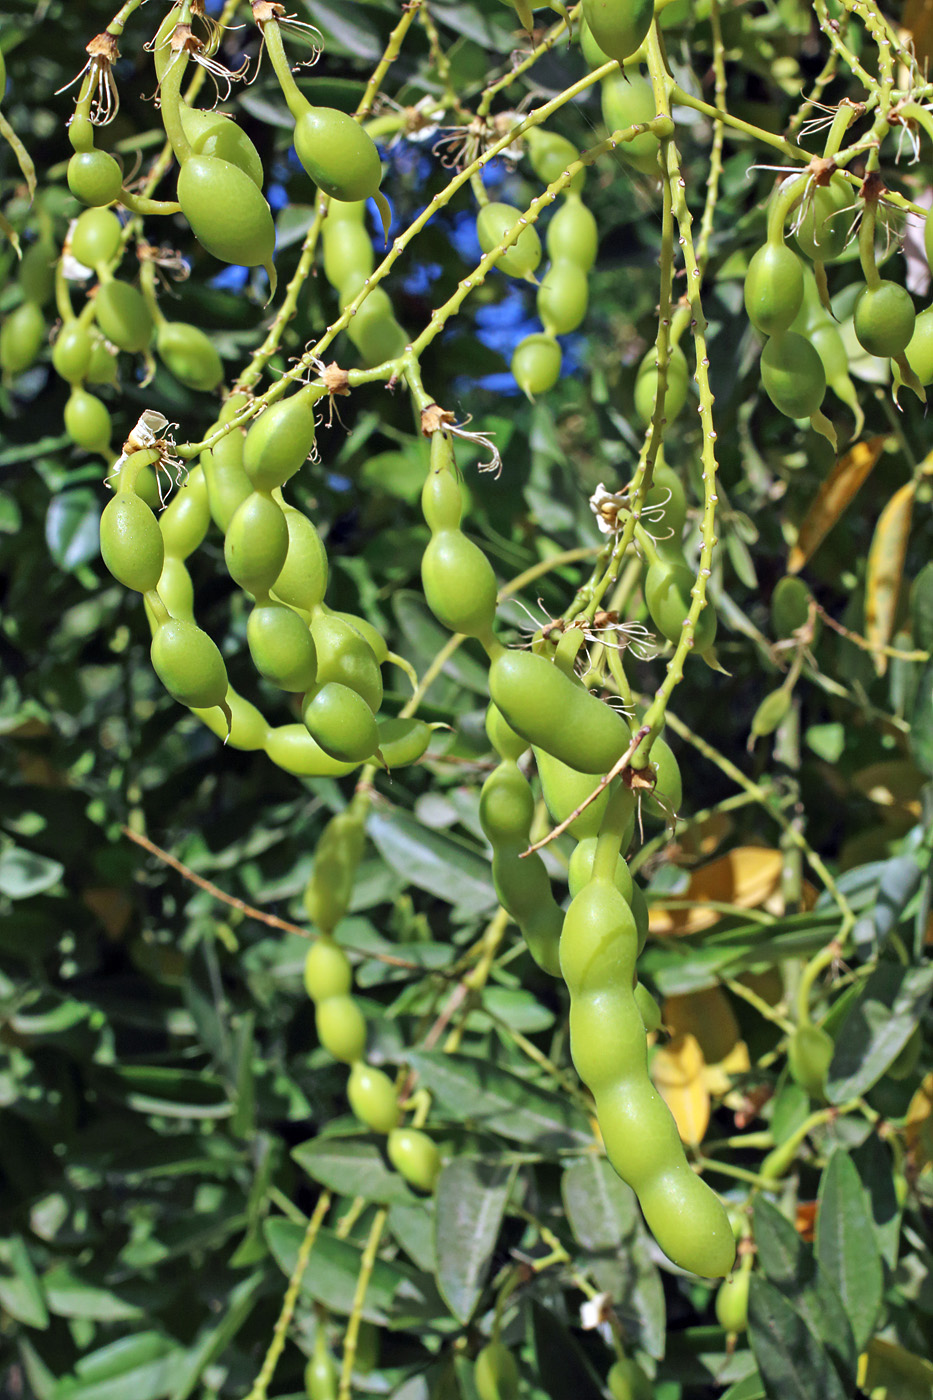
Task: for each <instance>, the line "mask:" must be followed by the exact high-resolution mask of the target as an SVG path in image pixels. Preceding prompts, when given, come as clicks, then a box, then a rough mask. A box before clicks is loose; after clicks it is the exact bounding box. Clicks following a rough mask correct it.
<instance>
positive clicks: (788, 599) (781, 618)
mask: <svg viewBox="0 0 933 1400" xmlns="http://www.w3.org/2000/svg"><path fill="white" fill-rule="evenodd" d="M811 596H812V595H811V593H810V590H809V588H808V587H807V585H806V584H805V583H804V581H803V579H802V578H797V577H796V575H794V574H785V576H784V577H783V578H782V579H779V580H778V582H777V584H776V585H775V588H774V592H773V593H772V594H771V626H772V628H773V630H774V635H775V637H776V638H777V639H778V641H780V640H782V639H783V638H786V637H792V636H793V635H794V633H795V632H796V631H797V629H798V628H799V627H803V626H804V624H805V623H806V621H807V619H808V617H809V616H810V599H811Z"/></svg>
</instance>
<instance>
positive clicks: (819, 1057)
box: [787, 1022, 836, 1099]
mask: <svg viewBox="0 0 933 1400" xmlns="http://www.w3.org/2000/svg"><path fill="white" fill-rule="evenodd" d="M835 1048H836V1047H835V1045H834V1044H833V1038H832V1036H831V1035H829V1033H828V1032H827V1031H824V1030H823V1029H822V1027H821V1026H814V1025H811V1024H810V1022H806V1023H805V1024H804V1025H800V1026H798V1027H797V1029H796V1030H795V1031H794V1033H793V1034H792V1035H791V1038H790V1041H789V1043H788V1046H787V1066H788V1069H789V1070H790V1072H791V1076H792V1077H793V1079H794V1080H795V1081H796V1082H797V1083H798V1084H799V1085H800V1087H801V1088H802V1089H806V1091H807V1093H808V1094H809V1095H810V1096H811V1098H815V1099H822V1098H824V1097H825V1093H826V1073H827V1071H828V1069H829V1066H830V1064H831V1063H832V1058H833V1051H834V1050H835Z"/></svg>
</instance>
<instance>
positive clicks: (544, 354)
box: [511, 332, 563, 401]
mask: <svg viewBox="0 0 933 1400" xmlns="http://www.w3.org/2000/svg"><path fill="white" fill-rule="evenodd" d="M562 363H563V354H562V352H561V348H560V346H559V345H558V343H557V341H556V340H555V339H554V337H553V335H542V334H541V333H540V332H533V333H532V334H531V335H526V336H525V338H524V340H520V341H519V342H518V344H517V345H516V347H515V350H514V352H513V354H512V364H511V370H512V373H513V375H514V376H515V383H516V384H517V385H518V387H519V388H520V389H521V391H522V393H524V394H527V396H528V398H529V399H531V400H532V401H534V398H535V396H536V395H537V394H546V393H547V392H548V390H549V389H553V388H554V385H555V384H556V383H557V381H558V379H560V368H561V364H562Z"/></svg>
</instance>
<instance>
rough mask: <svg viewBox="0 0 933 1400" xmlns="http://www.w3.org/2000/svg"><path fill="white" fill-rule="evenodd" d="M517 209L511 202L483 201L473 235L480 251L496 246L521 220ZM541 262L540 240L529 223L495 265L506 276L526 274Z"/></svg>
mask: <svg viewBox="0 0 933 1400" xmlns="http://www.w3.org/2000/svg"><path fill="white" fill-rule="evenodd" d="M521 217H522V214H521V210H520V209H516V208H515V207H514V205H511V204H501V203H496V204H484V205H483V207H482V209H481V210H480V211H479V217H478V218H477V220H476V234H477V237H478V238H479V246H480V247H481V248H482V250H483V252H484V253H491V252H492V251H493V249H494V248H498V247H499V246H500V245H501V243H502V241H503V239H504V238H505V237H506V236H507V234H508V233H509V232H510V230H511V229H512V228H513V227H514V225H515V224H516V223H518V221H519V220H520V219H521ZM540 262H541V240H540V239H539V237H538V234H537V231H536V230H535V228H534V226H533V225H532V224H526V225H525V226H524V227H523V228H522V231H521V233H520V234H519V235H518V237H517V238H516V240H515V242H514V243H513V244H512V245H511V247H509V248H507V249H506V251H505V252H504V253H503V254H502V256H501V257H500V258H499V260H498V262H497V263H496V266H497V267H498V268H499V270H500V271H501V272H506V273H508V274H509V276H510V277H529V276H530V275H531V274H533V273H534V272H535V271H536V269H537V267H538V264H539V263H540Z"/></svg>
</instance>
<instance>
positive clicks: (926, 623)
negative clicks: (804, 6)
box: [910, 10, 933, 651]
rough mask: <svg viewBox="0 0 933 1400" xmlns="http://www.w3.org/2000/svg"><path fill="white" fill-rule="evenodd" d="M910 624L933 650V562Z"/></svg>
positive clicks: (917, 583) (918, 588) (916, 588)
mask: <svg viewBox="0 0 933 1400" xmlns="http://www.w3.org/2000/svg"><path fill="white" fill-rule="evenodd" d="M931 14H933V10H931ZM910 626H911V632H912V634H913V639H914V642H915V643H916V645H917V646H918V647H921V648H922V649H923V650H924V651H933V563H930V564H924V566H923V568H922V569H921V570H920V572H919V574H918V575H917V577H916V578H915V579H914V581H913V584H912V586H911V590H910Z"/></svg>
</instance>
